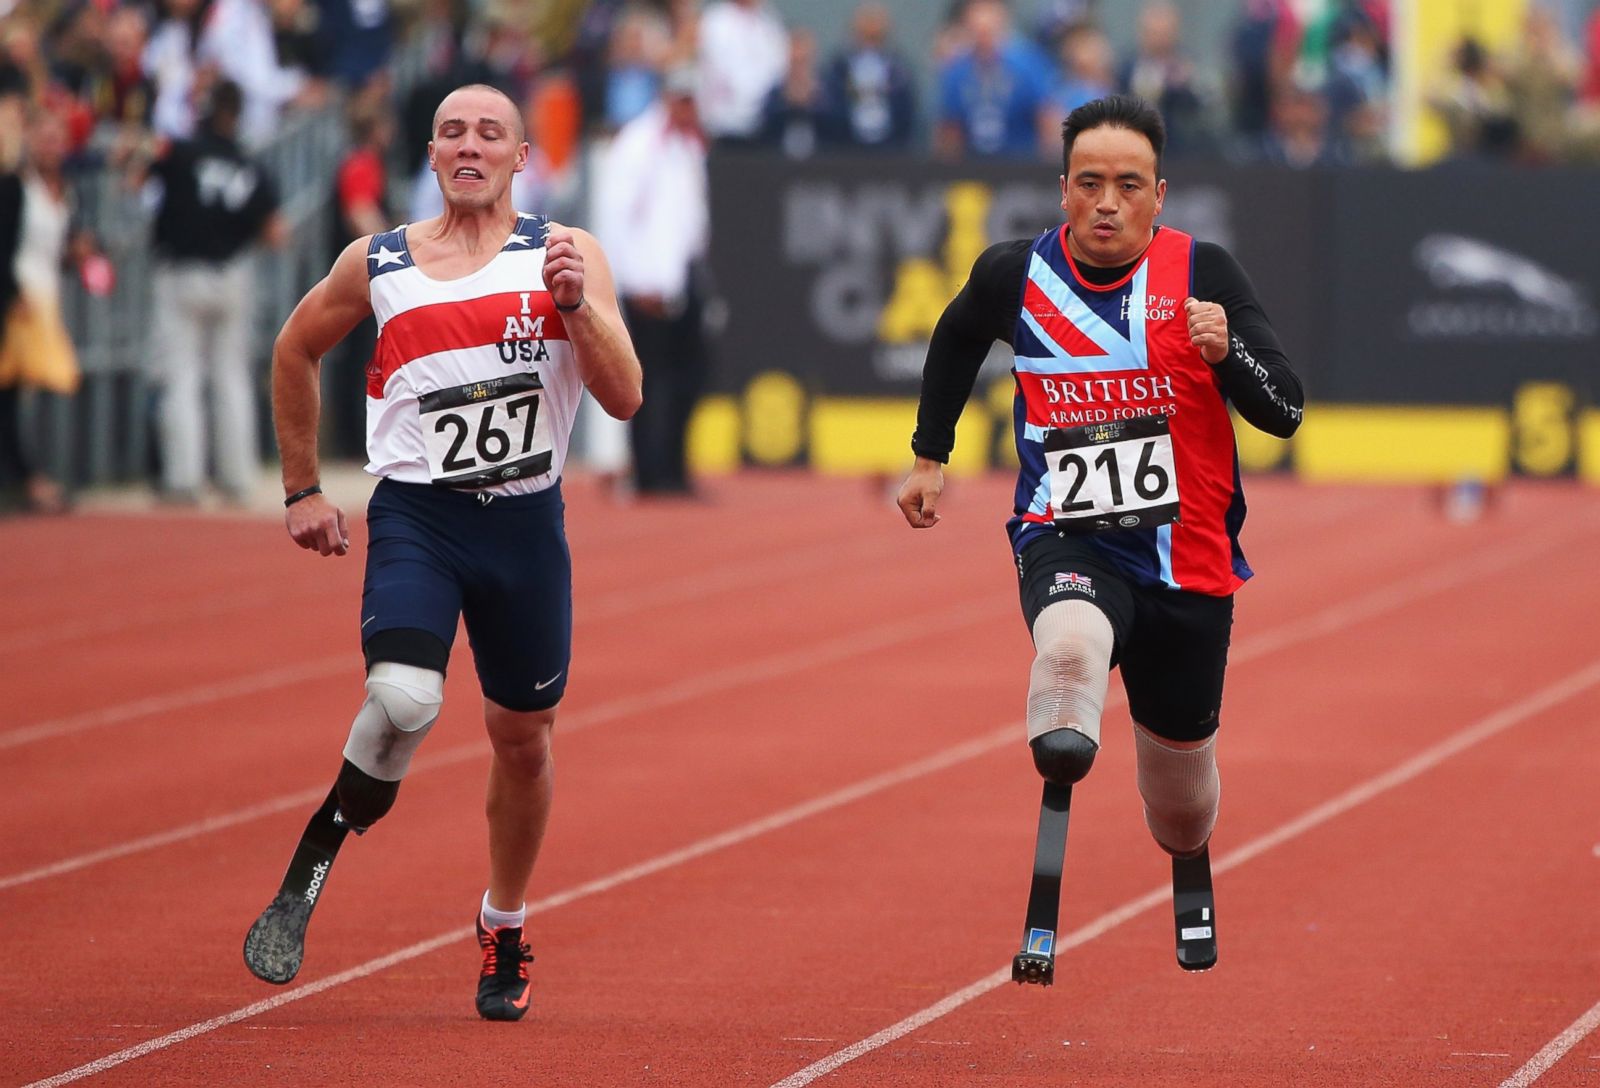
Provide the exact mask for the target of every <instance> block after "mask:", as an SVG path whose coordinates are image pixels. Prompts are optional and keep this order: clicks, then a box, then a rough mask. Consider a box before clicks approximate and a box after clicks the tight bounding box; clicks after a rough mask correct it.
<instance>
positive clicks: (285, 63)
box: [270, 0, 332, 109]
mask: <svg viewBox="0 0 1600 1088" xmlns="http://www.w3.org/2000/svg"><path fill="white" fill-rule="evenodd" d="M270 11H271V15H272V48H273V52H274V53H275V54H276V56H277V58H278V67H279V68H281V69H283V72H284V78H285V80H286V81H287V82H288V84H289V85H290V86H293V87H294V88H295V90H294V96H293V99H292V101H293V104H294V107H295V108H296V109H319V108H321V107H322V106H324V105H326V104H327V102H328V99H329V97H330V87H329V79H328V75H329V53H330V51H331V44H332V43H331V42H330V41H329V40H328V37H329V32H328V28H327V27H326V26H325V25H324V23H323V19H322V15H321V13H320V12H319V10H318V9H317V7H316V5H315V4H313V3H310V2H309V0H271V7H270Z"/></svg>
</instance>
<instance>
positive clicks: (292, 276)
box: [35, 106, 345, 486]
mask: <svg viewBox="0 0 1600 1088" xmlns="http://www.w3.org/2000/svg"><path fill="white" fill-rule="evenodd" d="M344 147H345V127H344V121H343V116H342V114H341V112H340V110H339V108H338V107H337V106H330V107H327V108H325V109H323V110H320V111H317V112H314V113H305V114H299V115H295V116H293V117H290V118H288V119H287V120H286V121H285V122H284V124H283V127H282V129H281V131H280V132H279V133H278V135H277V137H276V138H275V139H274V140H273V141H272V143H271V144H270V145H268V146H267V147H265V148H262V149H260V150H259V151H258V152H257V158H258V159H259V160H260V161H261V162H262V163H263V164H264V165H265V166H266V167H267V169H268V170H269V171H270V172H271V174H272V176H273V178H274V179H275V181H276V183H277V185H278V191H279V194H280V199H281V202H282V211H283V214H284V217H285V218H286V219H287V221H288V227H289V237H290V240H289V244H288V245H286V246H285V247H284V249H283V250H281V251H278V252H273V251H261V252H260V253H258V255H257V258H256V259H257V262H258V264H257V270H256V277H257V278H256V283H257V302H258V305H257V308H256V313H255V315H254V317H255V332H256V336H255V337H254V339H253V342H252V348H251V351H252V355H254V356H255V363H256V365H255V367H254V370H253V373H254V374H255V375H256V378H257V381H258V382H259V385H260V389H261V391H262V393H263V395H262V396H261V397H260V398H258V403H259V404H260V405H261V411H262V414H263V419H265V415H266V410H267V400H266V397H265V395H264V394H265V386H266V378H267V366H266V362H267V360H268V358H269V357H270V353H271V347H272V340H273V337H274V336H275V335H276V334H277V330H278V328H279V327H280V326H281V325H282V323H283V321H284V319H285V318H287V317H288V315H289V312H290V310H292V309H293V308H294V305H295V303H296V302H297V301H298V300H299V298H300V296H301V295H302V294H304V292H305V291H306V290H307V289H308V288H309V287H310V286H311V285H312V284H313V283H315V282H316V281H317V280H318V279H320V278H321V277H322V276H323V275H324V274H325V273H326V272H327V269H328V265H329V263H330V261H331V259H332V254H331V253H330V252H329V247H330V245H331V240H332V236H333V232H332V224H331V221H330V217H331V216H332V214H333V177H334V172H335V170H336V168H337V166H338V162H339V158H340V156H341V155H342V154H343V151H344ZM74 195H75V198H76V200H77V202H78V209H79V216H80V219H81V221H82V223H83V224H84V226H86V227H87V228H88V229H89V230H90V231H92V232H93V233H94V235H95V237H96V239H97V241H98V242H99V244H100V246H101V247H102V248H103V249H104V250H105V253H106V255H107V256H108V257H109V258H110V259H111V261H112V263H113V264H114V265H115V267H116V272H117V277H116V286H115V288H114V289H113V290H112V291H111V293H110V294H108V295H105V296H102V297H93V296H90V295H89V294H87V293H86V292H85V291H84V290H83V289H82V287H81V285H80V284H79V283H78V282H77V280H76V278H75V277H73V278H69V281H68V282H67V284H66V285H65V288H66V289H65V290H64V291H63V294H62V306H63V310H64V316H65V318H66V321H67V327H68V328H69V329H70V330H71V331H72V336H73V340H74V342H75V343H76V345H77V349H78V360H79V365H80V366H81V368H82V370H83V385H82V387H81V389H80V390H79V393H78V395H77V397H76V398H71V399H69V398H62V397H46V398H40V399H39V400H38V401H37V402H36V405H35V409H36V413H37V415H39V416H40V417H41V418H39V419H36V420H35V424H36V426H35V432H36V433H37V434H39V435H40V436H41V438H42V443H41V445H42V448H41V449H40V451H39V452H40V459H41V461H42V463H43V464H44V466H45V467H46V468H47V469H48V470H49V471H51V472H52V474H54V475H56V476H58V477H59V478H61V479H64V480H68V481H70V482H72V483H73V484H75V485H78V486H83V485H90V486H92V485H99V484H107V483H114V482H122V481H129V480H138V479H143V478H145V477H146V476H147V475H148V472H149V467H150V450H151V441H150V439H151V435H150V427H151V420H152V411H151V409H152V403H153V393H154V391H153V388H152V385H151V383H150V380H149V378H148V376H147V375H148V371H149V363H150V360H151V357H152V352H154V351H156V350H159V345H156V344H154V343H153V342H152V339H151V330H152V328H153V326H154V324H155V322H154V318H155V312H154V301H153V298H152V292H151V280H152V270H153V265H154V260H153V255H152V252H151V245H150V233H151V226H152V219H153V216H152V211H153V209H152V208H151V207H150V206H149V205H148V203H147V202H146V200H145V199H144V197H143V195H142V194H141V193H140V192H138V191H136V190H134V189H132V188H130V186H129V185H128V183H127V181H126V179H125V177H124V176H123V175H122V174H121V173H119V172H117V171H114V170H110V169H107V170H99V171H95V172H91V173H86V174H83V175H81V176H80V177H79V178H78V179H77V181H76V184H75V186H74ZM262 433H263V434H267V433H270V428H263V432H262Z"/></svg>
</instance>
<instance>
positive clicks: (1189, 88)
mask: <svg viewBox="0 0 1600 1088" xmlns="http://www.w3.org/2000/svg"><path fill="white" fill-rule="evenodd" d="M1182 35H1183V22H1182V16H1180V15H1179V13H1178V8H1177V5H1175V4H1173V3H1171V0H1150V2H1148V3H1146V4H1145V6H1144V8H1143V9H1142V10H1141V11H1140V12H1139V47H1138V51H1137V52H1136V53H1135V54H1134V55H1133V56H1132V57H1130V58H1129V59H1128V61H1127V62H1126V63H1125V64H1124V65H1123V66H1122V72H1121V74H1120V77H1119V79H1118V84H1119V85H1120V86H1121V89H1122V90H1123V92H1124V93H1126V94H1131V95H1134V96H1135V97H1138V98H1142V99H1144V100H1145V101H1146V102H1149V103H1150V104H1151V105H1152V106H1155V107H1156V109H1158V110H1159V111H1160V112H1161V116H1162V117H1164V118H1166V122H1167V153H1168V154H1169V155H1184V154H1189V153H1193V152H1196V151H1203V150H1205V149H1206V147H1207V144H1208V140H1207V138H1206V133H1205V131H1204V128H1203V121H1202V116H1201V115H1202V103H1201V99H1200V93H1199V90H1198V88H1197V87H1196V84H1195V74H1194V66H1193V65H1192V64H1191V63H1190V62H1189V60H1188V58H1187V57H1185V56H1184V55H1183V54H1182V53H1181V52H1179V50H1178V45H1179V42H1180V41H1181V40H1182Z"/></svg>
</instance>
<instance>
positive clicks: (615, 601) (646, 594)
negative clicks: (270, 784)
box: [0, 542, 891, 750]
mask: <svg viewBox="0 0 1600 1088" xmlns="http://www.w3.org/2000/svg"><path fill="white" fill-rule="evenodd" d="M890 550H891V549H890V548H889V547H888V546H887V545H886V544H880V543H877V542H874V545H873V546H872V547H859V548H855V549H850V548H845V549H834V550H828V549H819V548H816V547H812V548H810V549H808V550H807V551H806V552H804V553H800V552H796V553H794V554H795V556H799V557H800V558H793V557H786V556H783V555H779V556H768V557H766V559H764V560H763V561H761V562H759V563H749V564H745V565H743V566H740V567H734V568H728V569H726V570H719V571H712V572H707V573H706V574H704V575H701V576H690V577H685V578H677V579H673V581H672V582H671V583H670V584H663V585H661V586H659V587H657V588H656V590H655V591H654V592H652V591H651V590H649V589H645V590H639V591H636V592H617V593H608V594H604V595H602V596H600V597H599V598H598V599H597V600H596V601H595V603H594V604H592V605H586V606H584V607H582V608H580V609H579V610H578V612H577V624H576V626H577V628H578V629H579V630H580V631H581V630H585V629H587V627H588V625H589V624H590V623H592V622H595V621H598V620H609V619H616V618H618V617H620V616H631V615H637V614H638V613H639V612H640V611H641V610H642V609H645V608H663V607H668V606H670V605H674V604H683V603H685V602H688V601H699V600H702V599H703V598H705V597H707V596H709V595H710V594H712V593H719V592H734V591H737V590H740V589H744V588H747V587H749V586H750V585H760V584H765V583H767V582H769V581H770V580H771V578H772V571H773V569H774V568H773V563H774V562H777V563H780V564H781V565H782V566H783V567H784V569H786V570H789V569H795V568H801V569H804V568H805V567H806V566H807V563H806V558H805V557H807V556H810V557H813V558H814V559H816V560H818V562H816V564H815V565H816V566H817V567H820V568H824V569H826V568H830V567H834V566H837V565H838V561H839V559H840V557H841V555H844V556H847V557H848V558H850V559H861V558H863V557H868V558H870V557H872V556H875V555H881V554H886V553H887V552H889V551H890ZM352 661H353V657H352V655H351V654H350V653H348V652H340V653H338V654H335V655H332V656H328V657H322V658H318V659H316V660H313V661H303V662H300V663H298V664H295V665H288V666H283V667H279V668H275V669H266V670H263V671H261V672H255V673H250V674H247V675H245V676H237V677H233V678H231V679H228V680H219V681H213V682H211V683H207V684H200V685H197V686H195V687H191V688H184V689H182V690H179V691H175V692H171V693H168V694H164V695H152V696H148V697H146V698H143V699H134V700H131V701H129V702H126V703H118V704H115V705H113V706H108V707H101V708H99V709H96V710H87V711H82V712H80V713H77V714H69V715H66V716H65V717H60V718H52V719H48V720H46V721H42V722H36V723H35V724H33V725H27V726H22V727H20V728H17V729H11V730H8V731H6V732H0V750H4V749H7V748H16V747H20V746H22V745H24V744H32V743H34V742H36V741H41V740H53V739H55V738H57V737H64V736H70V735H72V734H74V733H82V732H85V731H86V730H90V729H98V728H101V727H104V726H107V725H116V724H119V723H121V722H126V721H135V720H137V719H140V718H147V717H153V716H155V715H158V714H168V713H171V712H173V711H175V710H186V709H188V708H190V707H194V706H204V705H206V704H207V703H216V702H222V701H224V700H227V699H237V698H241V697H243V696H246V695H256V694H259V693H261V692H265V691H273V690H276V689H278V688H284V687H290V686H292V685H294V684H302V683H306V682H309V681H314V680H327V679H331V678H333V677H336V676H342V675H345V674H353V673H354V672H355V671H356V667H355V666H354V665H353V664H352Z"/></svg>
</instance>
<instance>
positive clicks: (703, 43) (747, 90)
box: [697, 0, 789, 142]
mask: <svg viewBox="0 0 1600 1088" xmlns="http://www.w3.org/2000/svg"><path fill="white" fill-rule="evenodd" d="M699 27H700V39H699V61H698V63H699V74H700V89H699V95H698V103H697V105H698V108H699V116H700V125H701V126H702V128H703V129H704V131H705V133H706V135H707V136H709V137H710V138H711V139H713V140H720V141H726V142H748V141H750V140H753V139H755V138H756V137H758V136H759V135H760V131H761V107H762V105H763V104H764V103H765V102H766V100H767V95H768V94H770V93H771V92H772V89H773V88H774V87H776V86H777V85H778V81H779V80H781V79H782V78H783V73H784V69H785V67H786V65H787V61H788V53H789V43H788V37H787V35H785V34H784V30H783V22H782V21H781V20H780V19H779V18H778V15H777V13H776V12H775V11H773V10H772V7H771V5H770V4H768V3H767V0H711V3H710V4H707V5H706V8H705V11H704V12H702V13H701V15H700V21H699Z"/></svg>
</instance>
